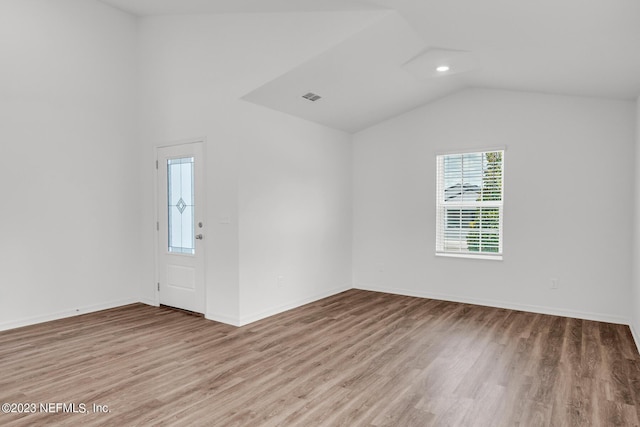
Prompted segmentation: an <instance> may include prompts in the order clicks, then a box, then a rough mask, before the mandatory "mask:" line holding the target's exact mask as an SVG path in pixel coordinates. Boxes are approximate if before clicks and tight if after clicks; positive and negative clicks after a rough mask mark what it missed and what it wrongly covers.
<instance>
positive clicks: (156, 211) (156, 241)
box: [152, 137, 207, 314]
mask: <svg viewBox="0 0 640 427" xmlns="http://www.w3.org/2000/svg"><path fill="white" fill-rule="evenodd" d="M195 143H200V144H201V146H202V159H200V163H201V164H202V165H203V166H202V181H203V182H202V184H203V186H204V188H203V189H202V192H201V193H202V201H201V202H199V203H201V204H202V206H201V209H202V216H203V217H204V218H205V220H206V218H207V209H206V208H207V192H206V182H207V175H206V173H207V168H206V161H205V159H206V158H207V138H206V137H198V138H188V139H182V140H179V141H173V142H165V143H157V144H154V145H153V163H152V164H153V219H154V221H153V224H152V226H153V262H154V275H153V282H154V283H153V289H154V302H155V306H156V307H159V306H160V259H159V257H158V247H159V245H160V230H159V224H160V204H159V202H160V201H159V200H158V185H159V184H160V182H159V180H160V178H159V176H158V171H159V169H158V168H159V160H158V150H159V149H161V148H168V147H177V146H180V145H189V144H195ZM205 226H206V225H205ZM201 243H202V246H203V248H204V251H203V256H205V255H206V253H207V239H206V237H205V239H203V240H202V242H201ZM206 265H207V263H206V258H205V259H204V260H203V266H202V269H203V271H202V277H203V283H202V287H203V289H202V297H203V298H204V301H203V307H204V312H205V313H206V311H207V286H206V285H207V268H206ZM203 314H204V313H203Z"/></svg>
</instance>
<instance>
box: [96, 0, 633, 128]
mask: <svg viewBox="0 0 640 427" xmlns="http://www.w3.org/2000/svg"><path fill="white" fill-rule="evenodd" d="M102 1H103V2H105V3H109V4H111V5H113V6H115V7H118V8H120V9H122V10H125V11H127V12H130V13H133V14H135V15H137V16H150V15H166V14H204V13H287V12H308V13H321V12H323V11H344V12H347V11H348V12H349V13H351V14H353V12H354V11H362V12H363V13H366V14H368V16H371V13H372V12H376V11H377V14H376V19H370V20H369V22H370V23H369V24H368V25H367V26H366V27H364V28H362V29H360V30H359V31H357V32H355V34H353V33H352V34H351V35H350V36H348V37H347V38H346V39H344V40H343V41H342V42H341V43H338V44H335V45H334V46H333V47H332V48H331V49H329V50H327V51H325V52H322V53H320V54H319V55H317V56H316V57H314V58H312V59H310V60H308V61H307V62H304V63H301V64H298V65H297V66H296V67H294V68H293V69H291V70H289V71H288V72H286V73H284V74H283V75H281V76H279V77H277V78H275V79H273V80H271V81H269V82H267V83H265V84H264V85H262V86H260V87H256V88H254V89H253V90H252V91H250V92H249V93H247V94H246V95H245V96H244V99H245V100H246V101H249V102H253V103H256V104H260V105H263V106H265V107H268V108H273V109H276V110H279V111H283V112H286V113H288V114H292V115H295V116H299V117H302V118H305V119H308V120H311V121H315V122H318V123H321V124H324V125H327V126H330V127H334V128H337V129H342V130H345V131H348V132H355V131H358V130H360V129H363V128H365V127H367V126H370V125H372V124H374V123H376V122H379V121H381V120H384V119H386V118H389V117H393V116H395V115H398V114H400V113H402V112H404V111H407V110H410V109H412V108H415V107H417V106H419V105H422V104H425V103H428V102H430V101H432V100H435V99H437V98H439V97H442V96H445V95H447V94H449V93H451V92H453V91H456V90H459V89H462V88H465V87H490V88H498V89H510V90H523V91H535V92H544V93H555V94H566V95H577V96H594V97H605V98H618V99H635V98H636V97H637V96H638V95H640V1H637V0H593V1H588V2H585V1H584V0H538V1H536V2H514V1H513V0H483V1H477V0H447V1H442V0H439V1H435V0H322V1H319V0H102ZM327 25H331V22H330V21H328V22H327ZM292 37H295V35H292ZM442 65H447V66H449V67H450V68H449V70H448V71H443V72H438V71H435V70H436V67H438V66H442ZM308 92H312V93H315V94H317V95H319V96H321V98H320V99H318V100H317V101H309V100H307V99H305V98H303V97H302V96H303V95H305V94H306V93H308Z"/></svg>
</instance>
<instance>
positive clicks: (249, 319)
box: [240, 285, 352, 326]
mask: <svg viewBox="0 0 640 427" xmlns="http://www.w3.org/2000/svg"><path fill="white" fill-rule="evenodd" d="M349 289H352V287H351V285H344V286H341V287H338V288H334V289H331V290H329V291H325V292H321V293H318V294H314V295H311V296H308V297H305V298H300V299H298V300H296V301H292V302H290V303H287V304H283V305H280V306H277V307H273V308H270V309H268V310H264V311H261V312H259V313H254V314H250V315H248V316H241V317H240V326H245V325H248V324H249V323H253V322H257V321H258V320H262V319H265V318H267V317H269V316H273V315H275V314H280V313H283V312H285V311H288V310H292V309H294V308H298V307H300V306H303V305H305V304H309V303H311V302H315V301H318V300H321V299H322V298H327V297H330V296H332V295H336V294H339V293H340V292H344V291H348V290H349Z"/></svg>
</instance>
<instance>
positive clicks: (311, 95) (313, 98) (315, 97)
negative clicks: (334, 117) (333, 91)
mask: <svg viewBox="0 0 640 427" xmlns="http://www.w3.org/2000/svg"><path fill="white" fill-rule="evenodd" d="M302 97H303V98H304V99H308V100H309V101H317V100H318V99H320V98H322V97H321V96H320V95H316V94H315V93H311V92H309V93H307V94H306V95H302Z"/></svg>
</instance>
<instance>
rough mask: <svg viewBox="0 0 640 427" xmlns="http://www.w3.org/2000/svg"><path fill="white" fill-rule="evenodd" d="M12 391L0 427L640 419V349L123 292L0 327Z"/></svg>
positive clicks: (491, 317)
mask: <svg viewBox="0 0 640 427" xmlns="http://www.w3.org/2000/svg"><path fill="white" fill-rule="evenodd" d="M7 402H8V403H11V402H13V403H16V404H18V403H19V404H25V403H36V404H38V407H37V408H36V409H37V410H36V413H30V414H16V413H8V414H5V413H0V425H3V426H37V425H56V426H58V425H61V426H66V425H69V426H77V425H83V426H91V425H109V426H131V425H141V426H146V425H154V426H155V425H171V426H173V425H176V426H183V425H184V426H194V425H196V426H197V425H207V426H212V425H213V426H280V425H282V426H411V425H416V426H589V425H593V426H637V425H639V424H640V423H639V419H640V418H639V417H640V356H639V355H638V352H637V350H636V349H635V346H634V344H633V339H632V337H631V333H630V331H629V328H628V327H626V326H621V325H613V324H608V323H600V322H592V321H585V320H577V319H571V318H564V317H556V316H546V315H540V314H533V313H525V312H519V311H512V310H504V309H496V308H488V307H481V306H474V305H467V304H459V303H452V302H444V301H436V300H428V299H420V298H411V297H404V296H397V295H389V294H383V293H375V292H366V291H359V290H351V291H347V292H344V293H341V294H339V295H335V296H333V297H330V298H326V299H323V300H320V301H317V302H315V303H312V304H309V305H306V306H304V307H300V308H298V309H295V310H291V311H288V312H286V313H282V314H280V315H277V316H273V317H271V318H269V319H265V320H262V321H259V322H256V323H253V324H251V325H247V326H245V327H242V328H234V327H232V326H227V325H223V324H219V323H216V322H211V321H208V320H205V319H203V318H200V317H196V316H190V315H188V314H184V313H180V312H177V311H173V310H170V309H167V308H156V307H149V306H145V305H142V304H134V305H130V306H126V307H121V308H117V309H112V310H106V311H102V312H98V313H92V314H87V315H83V316H78V317H74V318H69V319H63V320H58V321H54V322H48V323H44V324H40V325H35V326H29V327H25V328H20V329H15V330H11V331H5V332H1V333H0V403H7ZM40 403H43V404H45V406H44V409H47V408H48V409H49V412H48V413H47V412H43V411H42V409H43V408H41V407H40V406H39V404H40ZM56 403H58V404H61V405H59V406H58V407H56V406H55V404H56ZM51 404H53V406H51ZM62 404H66V405H67V406H66V407H65V406H63V405H62ZM69 404H74V405H75V406H71V405H69ZM94 404H98V405H106V406H107V407H108V411H109V412H107V413H100V412H98V413H93V408H94V407H93V405H94ZM82 405H84V407H83V406H82ZM103 407H104V406H103ZM82 408H84V409H85V411H82ZM15 409H17V408H15ZM51 409H53V410H51ZM73 409H75V410H76V413H73V412H69V411H72V410H73ZM80 412H86V413H80Z"/></svg>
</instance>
